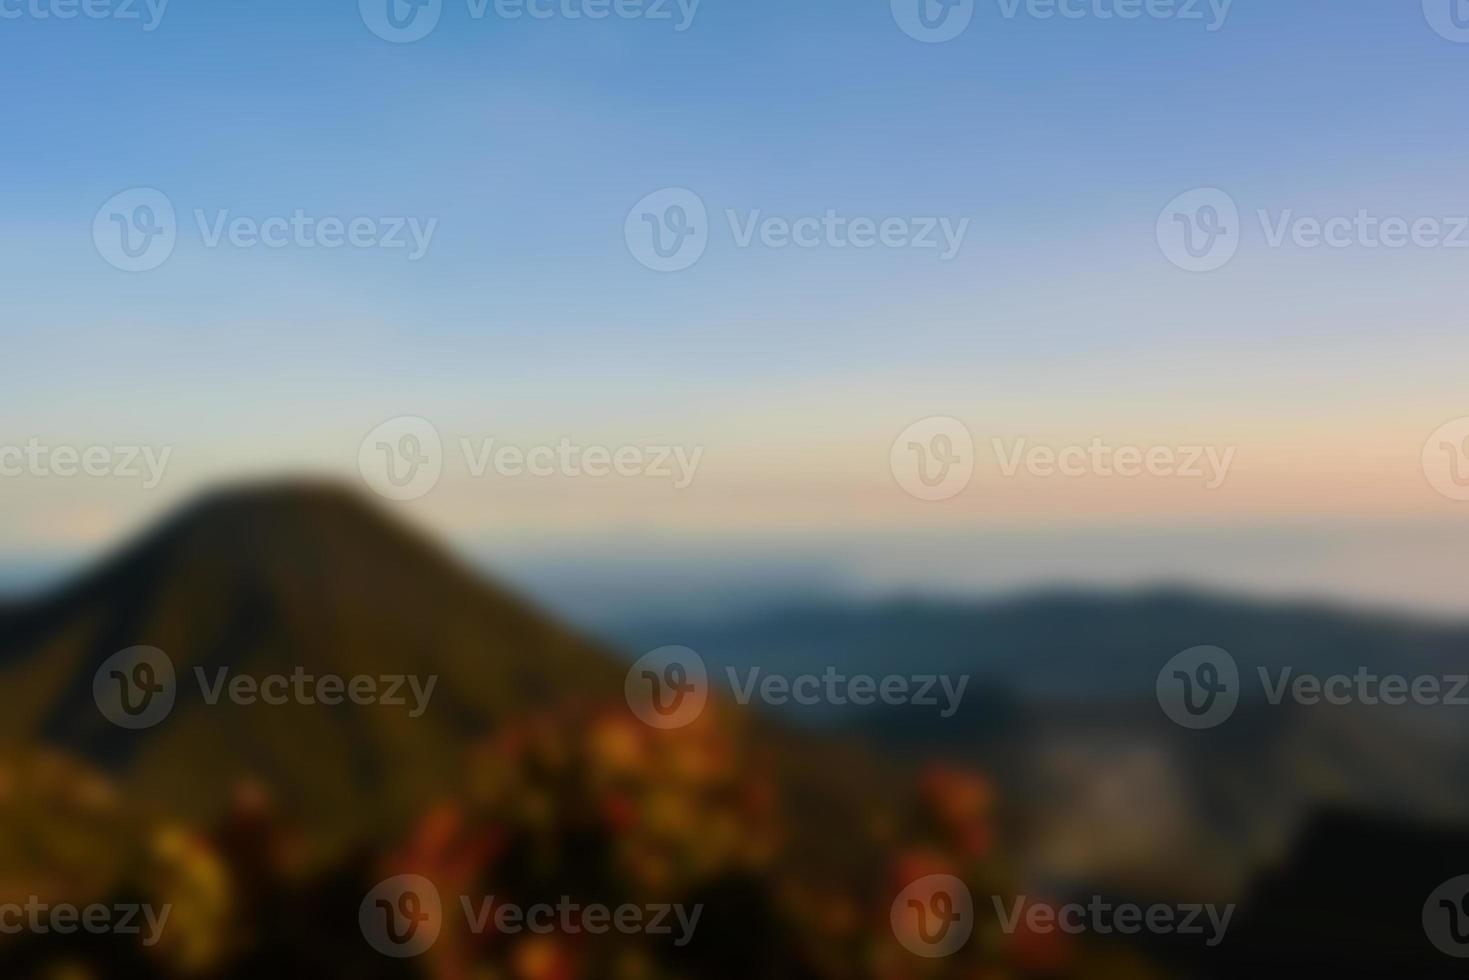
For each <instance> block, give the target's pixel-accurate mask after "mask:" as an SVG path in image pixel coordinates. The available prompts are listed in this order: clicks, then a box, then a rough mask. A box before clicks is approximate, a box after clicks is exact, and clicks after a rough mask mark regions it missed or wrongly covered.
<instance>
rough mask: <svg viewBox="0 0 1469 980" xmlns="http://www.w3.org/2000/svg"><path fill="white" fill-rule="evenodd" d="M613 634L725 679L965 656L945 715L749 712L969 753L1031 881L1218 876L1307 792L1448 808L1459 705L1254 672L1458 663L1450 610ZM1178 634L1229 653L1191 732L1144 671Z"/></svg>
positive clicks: (1176, 884) (1456, 800)
mask: <svg viewBox="0 0 1469 980" xmlns="http://www.w3.org/2000/svg"><path fill="white" fill-rule="evenodd" d="M616 639H617V640H618V641H619V642H620V643H621V644H622V645H623V646H625V647H627V648H629V649H637V648H640V647H642V646H645V645H649V644H654V643H680V644H684V645H687V646H690V647H692V648H694V649H696V650H698V651H699V652H700V654H701V655H702V656H703V657H704V659H705V661H706V662H707V663H708V666H709V671H710V675H711V677H714V678H716V679H717V680H718V681H719V682H721V683H723V684H725V686H729V671H734V672H735V675H736V676H737V677H740V678H744V677H746V676H747V675H746V674H745V672H746V671H748V670H750V669H752V668H756V667H759V668H762V669H763V670H764V672H766V673H771V672H778V673H784V674H796V673H803V672H805V673H814V674H818V675H819V674H821V673H822V672H823V671H824V670H826V669H827V668H828V667H835V668H836V669H837V670H839V671H840V672H841V673H843V674H846V675H849V676H850V675H856V674H868V675H872V676H874V677H882V676H884V675H888V674H901V675H907V676H912V675H917V674H948V675H951V677H956V678H957V677H958V676H961V675H969V676H970V678H971V681H970V684H969V687H968V689H967V691H966V694H965V697H964V700H963V703H962V704H961V705H960V707H959V710H958V711H957V712H955V713H954V714H953V715H952V716H951V717H942V716H941V715H940V713H939V712H938V711H936V710H934V709H933V708H922V707H915V706H900V707H883V706H874V707H868V708H862V709H854V708H852V707H850V706H848V707H846V708H845V709H838V708H834V707H832V706H829V705H818V706H811V707H806V706H800V705H795V704H789V705H786V706H784V707H778V708H766V709H765V710H767V711H768V712H772V713H778V714H780V715H781V716H782V717H783V718H786V719H788V720H789V721H791V722H792V723H795V724H800V725H803V726H805V727H806V728H807V729H808V730H815V731H828V732H832V731H843V732H849V733H855V734H857V735H859V736H860V737H861V738H862V739H864V740H865V741H866V742H867V743H868V744H869V745H870V746H872V747H873V748H874V749H876V750H880V751H882V752H885V753H886V754H887V755H889V756H890V757H893V758H896V759H899V760H928V759H933V758H946V759H950V760H955V761H958V762H961V763H966V764H977V765H980V766H981V767H982V768H984V769H985V771H987V772H989V773H991V774H992V775H993V776H994V777H995V778H996V780H997V782H998V784H999V786H1000V788H1001V790H1002V792H1003V795H1004V796H1005V797H1006V798H1007V799H1009V800H1010V801H1011V802H1012V804H1013V805H1014V806H1016V807H1017V808H1019V809H1021V810H1022V811H1023V812H1024V814H1025V818H1024V819H1023V821H1022V823H1023V825H1024V830H1025V834H1026V836H1027V837H1028V839H1029V848H1028V855H1029V858H1030V860H1029V867H1030V870H1031V873H1032V874H1033V875H1034V876H1035V877H1036V878H1038V879H1043V880H1065V881H1073V882H1081V881H1093V882H1101V883H1105V884H1107V885H1115V886H1120V887H1127V888H1152V889H1158V890H1163V891H1170V890H1171V891H1188V892H1193V893H1199V892H1208V893H1211V894H1221V893H1235V892H1236V891H1237V890H1238V889H1240V888H1242V887H1243V886H1244V885H1245V884H1246V882H1247V880H1248V878H1249V876H1250V874H1251V873H1252V870H1253V869H1254V868H1256V867H1259V866H1260V865H1261V863H1262V862H1268V861H1271V860H1274V859H1277V858H1279V857H1280V856H1282V855H1284V854H1285V853H1287V852H1288V851H1289V849H1290V848H1291V847H1292V846H1293V844H1294V842H1295V841H1296V840H1297V838H1298V835H1299V834H1300V832H1301V828H1302V826H1303V825H1304V823H1305V821H1307V820H1309V819H1310V818H1311V816H1312V814H1314V813H1315V812H1316V811H1317V810H1318V809H1320V808H1322V807H1339V808H1347V809H1349V810H1350V811H1351V812H1357V813H1380V814H1382V815H1384V817H1391V818H1397V819H1405V820H1422V819H1431V820H1439V821H1459V822H1469V757H1466V755H1465V753H1464V752H1463V751H1462V747H1463V746H1464V745H1465V744H1469V711H1466V710H1465V709H1464V708H1463V707H1456V706H1451V705H1442V706H1434V707H1415V706H1386V705H1376V706H1372V705H1364V704H1352V705H1344V706H1337V705H1329V704H1320V705H1316V706H1304V705H1299V704H1295V703H1292V702H1291V701H1290V699H1288V698H1287V699H1286V700H1285V701H1284V702H1283V703H1282V704H1279V705H1271V704H1269V703H1268V701H1267V699H1266V697H1265V695H1264V686H1263V685H1262V683H1261V682H1260V680H1259V676H1258V671H1259V670H1261V669H1265V670H1268V671H1269V672H1270V673H1271V677H1272V680H1273V679H1274V678H1275V677H1277V676H1278V672H1279V670H1280V669H1281V668H1284V667H1290V668H1292V669H1293V670H1294V672H1295V675H1300V674H1316V675H1321V676H1326V675H1332V674H1348V675H1352V674H1355V673H1356V672H1357V671H1358V670H1359V669H1363V668H1365V669H1366V670H1368V671H1369V672H1371V673H1374V674H1377V675H1379V676H1381V675H1387V674H1401V675H1404V676H1407V677H1415V676H1419V675H1425V674H1427V675H1435V676H1447V675H1461V674H1465V673H1469V668H1466V667H1465V666H1464V651H1465V650H1469V626H1466V625H1464V624H1462V623H1453V622H1438V621H1432V620H1420V619H1415V618H1413V617H1410V616H1404V615H1396V614H1386V613H1368V612H1362V611H1355V610H1350V609H1343V608H1334V607H1331V606H1325V605H1320V604H1314V603H1289V602H1280V603H1263V602H1252V601H1243V600H1233V599H1228V598H1219V597H1209V596H1202V595H1195V594H1190V593H1187V592H1181V591H1173V590H1155V591H1149V592H1143V593H1138V594H1121V595H1098V594H1080V593H1069V592H1055V593H1050V594H1040V595H1034V596H1028V597H1024V598H1019V599H1010V600H1004V601H989V602H979V601H972V602H952V601H938V600H919V599H906V600H898V601H888V602H880V603H869V604H860V603H851V602H824V603H800V604H791V605H788V606H786V607H783V608H776V609H767V610H765V611H763V612H761V613H759V614H755V615H741V616H735V617H725V618H723V619H708V618H705V619H692V618H690V619H685V620H669V621H660V622H643V623H640V624H636V625H633V626H629V627H627V628H626V629H623V630H622V631H620V632H619V634H618V635H617V637H616ZM1199 645H1212V646H1219V647H1223V648H1224V649H1225V650H1227V651H1228V652H1229V653H1230V654H1231V655H1232V656H1233V657H1234V659H1235V661H1236V662H1237V663H1238V665H1239V671H1240V675H1241V678H1242V685H1241V688H1242V694H1241V700H1240V705H1239V708H1238V710H1237V711H1236V712H1235V714H1234V716H1233V717H1232V718H1230V719H1229V720H1228V721H1227V722H1225V723H1224V724H1223V725H1221V726H1220V727H1218V728H1215V729H1210V730H1205V731H1190V730H1185V729H1183V728H1180V727H1178V726H1176V725H1174V724H1173V723H1172V722H1170V721H1169V720H1168V718H1167V717H1166V716H1165V715H1164V713H1163V712H1162V710H1161V709H1160V707H1159V705H1158V702H1157V700H1156V694H1155V688H1156V683H1157V678H1158V673H1159V671H1160V669H1161V668H1162V667H1163V665H1164V664H1166V663H1167V662H1168V660H1169V659H1170V658H1171V657H1173V656H1174V655H1175V654H1177V653H1179V652H1180V651H1182V650H1185V649H1188V648H1190V647H1194V646H1199ZM1446 690H1447V688H1446ZM757 707H759V706H758V705H757Z"/></svg>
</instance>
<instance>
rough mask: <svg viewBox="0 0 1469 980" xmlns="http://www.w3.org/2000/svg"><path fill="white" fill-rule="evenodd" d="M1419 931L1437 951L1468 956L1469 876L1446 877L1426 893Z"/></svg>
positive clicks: (1457, 955) (1464, 957) (1461, 956)
mask: <svg viewBox="0 0 1469 980" xmlns="http://www.w3.org/2000/svg"><path fill="white" fill-rule="evenodd" d="M1423 931H1424V932H1426V933H1427V934H1428V941H1429V942H1431V943H1433V945H1434V946H1435V947H1436V948H1437V949H1438V951H1439V952H1440V953H1443V954H1444V955H1446V956H1453V957H1456V958H1458V959H1461V960H1463V959H1469V875H1459V876H1458V877H1457V878H1450V879H1449V880H1448V881H1446V882H1444V883H1443V884H1442V885H1439V886H1438V887H1437V888H1435V889H1434V890H1433V894H1432V895H1429V896H1428V901H1426V902H1424V903H1423Z"/></svg>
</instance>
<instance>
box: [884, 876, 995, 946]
mask: <svg viewBox="0 0 1469 980" xmlns="http://www.w3.org/2000/svg"><path fill="white" fill-rule="evenodd" d="M890 919H891V922H892V926H893V935H894V936H897V937H898V942H900V943H902V944H903V948H905V949H907V950H908V951H909V952H910V953H914V954H916V955H918V956H924V957H927V958H929V959H938V958H939V957H941V956H952V955H953V954H954V953H957V952H958V951H959V950H960V949H962V948H963V946H964V944H965V943H967V942H968V941H969V936H970V934H971V933H972V932H973V931H974V899H973V897H972V896H971V895H970V894H969V887H968V886H967V885H965V884H964V882H962V881H960V880H959V879H958V878H955V877H954V876H953V875H926V876H924V877H922V878H919V879H918V880H917V881H915V882H913V883H912V884H910V885H909V886H908V887H907V888H904V889H903V890H902V891H901V892H899V893H898V897H897V898H895V899H894V900H893V907H892V911H891V913H890Z"/></svg>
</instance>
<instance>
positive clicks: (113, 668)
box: [92, 647, 178, 731]
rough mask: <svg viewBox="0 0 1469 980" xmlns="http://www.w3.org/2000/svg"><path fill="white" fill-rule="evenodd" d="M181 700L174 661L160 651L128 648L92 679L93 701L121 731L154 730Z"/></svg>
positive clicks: (148, 648)
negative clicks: (179, 698)
mask: <svg viewBox="0 0 1469 980" xmlns="http://www.w3.org/2000/svg"><path fill="white" fill-rule="evenodd" d="M177 697H178V683H177V681H176V679H175V677H174V670H173V661H172V660H170V659H169V658H168V654H166V653H164V652H163V651H162V650H160V649H158V648H157V647H128V648H127V649H126V650H123V651H121V652H120V653H114V654H113V655H112V656H110V657H108V658H107V659H106V660H105V661H103V662H102V666H101V667H98V668H97V673H96V674H95V675H93V677H92V700H94V701H96V702H97V710H98V711H101V712H102V716H103V717H104V718H106V719H107V720H108V721H110V722H112V723H113V724H114V725H116V726H118V727H119V728H128V729H132V730H135V731H136V730H139V729H143V728H152V727H153V726H154V725H156V724H158V723H159V722H161V721H163V719H165V718H167V717H168V716H169V713H170V712H172V711H173V703H174V700H175V698H177Z"/></svg>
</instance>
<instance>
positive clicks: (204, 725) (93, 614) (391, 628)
mask: <svg viewBox="0 0 1469 980" xmlns="http://www.w3.org/2000/svg"><path fill="white" fill-rule="evenodd" d="M136 645H147V646H152V647H157V648H159V649H161V650H163V651H164V652H166V653H167V655H168V656H169V657H170V658H171V659H172V661H173V664H174V667H175V670H176V672H177V680H178V699H177V703H176V704H175V706H174V709H173V711H172V714H171V715H170V717H169V718H168V719H167V720H166V722H165V723H162V724H158V725H156V726H155V727H152V728H148V729H144V730H141V731H125V730H123V729H121V728H118V727H116V726H114V725H113V724H111V723H110V722H109V721H107V720H106V719H105V718H104V717H103V716H102V714H101V713H100V712H99V711H98V709H97V707H96V705H95V703H94V700H93V688H92V685H93V678H94V675H95V674H96V672H97V670H98V668H99V667H101V665H102V664H103V662H104V661H105V660H107V659H108V658H109V657H110V656H112V655H113V654H114V653H116V652H118V651H119V650H123V649H125V648H128V647H132V646H136ZM196 668H197V669H202V670H203V671H204V672H205V676H206V678H207V679H208V681H209V683H210V684H213V683H214V682H215V681H216V679H217V678H218V677H219V676H220V675H219V674H218V671H219V670H220V669H221V668H227V669H228V671H229V674H228V675H227V676H229V677H234V676H236V675H241V674H247V675H251V676H255V677H263V676H266V675H272V674H283V675H287V676H290V675H292V673H293V672H295V671H297V669H298V668H301V669H304V672H305V673H306V674H307V675H312V676H322V675H329V674H333V675H340V676H342V677H353V676H357V675H367V676H372V677H383V676H386V675H404V674H412V675H417V676H418V677H420V678H425V679H426V678H427V677H428V676H429V675H437V677H438V681H437V685H436V687H435V689H434V690H433V694H432V708H431V710H429V711H427V712H425V713H424V714H423V715H422V716H421V717H416V718H415V717H410V712H409V710H408V708H406V707H390V706H386V705H374V706H368V707H360V706H356V705H352V704H350V703H347V704H344V705H341V706H338V707H324V706H320V705H301V704H296V703H291V704H286V705H281V706H271V705H265V704H258V703H257V704H254V705H237V704H233V703H231V701H230V700H229V698H227V697H226V698H222V699H221V700H220V701H219V703H218V704H216V705H209V704H207V703H206V702H205V700H204V696H203V694H202V693H201V685H200V684H199V683H198V682H197V680H196V677H195V670H196ZM622 674H623V668H621V667H619V666H618V665H617V663H616V662H615V660H614V659H613V658H612V657H610V656H608V655H607V654H605V653H604V652H603V651H602V650H601V649H599V648H598V647H597V646H596V645H595V644H593V643H591V642H589V641H587V640H585V639H583V638H582V637H579V636H576V635H574V634H572V633H570V632H568V631H567V630H565V629H563V628H561V627H559V626H558V625H556V624H554V623H552V622H551V621H549V620H547V619H545V618H543V617H542V616H540V615H539V614H537V613H536V612H535V611H533V610H532V609H530V608H529V607H528V606H527V605H526V604H524V603H523V602H521V601H520V600H519V599H517V598H516V597H514V596H512V595H508V594H506V593H504V592H503V591H500V590H498V589H496V588H495V587H493V586H491V585H487V584H486V583H485V582H484V581H483V580H482V579H481V578H480V577H479V576H478V575H477V574H474V573H471V572H469V571H467V570H466V569H464V568H461V567H459V566H458V565H457V564H455V563H454V562H452V561H451V560H450V559H448V558H447V557H446V556H445V555H444V554H443V553H441V552H440V551H439V550H437V549H436V548H434V547H433V546H432V545H430V544H428V543H426V542H425V541H424V540H423V539H422V538H421V537H419V536H418V535H417V534H415V533H413V532H411V531H409V530H408V529H406V528H404V527H402V526H399V525H398V524H396V523H395V522H393V521H392V520H390V519H389V518H387V517H386V516H385V515H384V514H383V513H382V512H381V511H379V510H378V509H376V508H375V507H373V506H371V505H369V504H367V503H366V502H364V501H363V500H361V499H360V498H359V497H358V496H357V495H355V494H354V493H352V492H350V491H347V490H344V489H340V488H337V487H334V486H316V485H301V484H289V485H269V486H255V487H245V488H238V489H231V490H228V491H224V492H220V493H217V494H214V495H212V496H210V497H208V498H206V499H203V500H201V501H200V502H198V503H197V504H196V505H194V506H192V507H190V508H188V509H187V510H186V511H184V512H183V513H181V514H179V515H178V516H176V517H175V518H173V519H171V520H169V521H168V522H166V523H165V524H164V525H163V526H161V527H159V528H157V529H155V530H154V531H152V532H151V533H148V534H147V535H145V536H144V537H143V538H142V539H141V540H139V541H137V542H135V543H133V544H132V545H131V546H129V547H127V548H125V549H124V550H123V552H122V553H121V554H119V555H117V556H116V557H115V558H113V559H111V560H109V561H107V562H106V563H105V564H104V565H102V566H101V567H100V568H97V569H96V570H94V571H93V572H92V573H91V574H89V575H87V576H85V577H84V578H83V579H82V580H81V581H80V582H78V583H76V584H75V585H74V586H72V587H70V588H67V589H65V590H63V591H61V592H60V593H58V594H56V595H54V596H52V597H50V598H48V599H46V600H45V601H42V602H39V603H35V604H31V605H25V606H21V607H11V608H6V609H4V610H0V690H3V691H4V692H5V693H4V694H3V695H0V706H3V710H0V744H3V745H6V746H11V745H16V746H32V745H46V746H51V747H55V748H59V749H62V750H65V751H67V752H69V753H70V754H72V755H74V756H76V757H79V758H81V759H84V760H87V761H90V762H92V763H94V764H96V765H98V766H100V767H102V768H103V769H104V770H106V771H108V772H110V773H111V774H112V775H113V777H114V778H115V779H117V780H118V782H119V783H120V784H121V785H122V787H123V788H124V789H125V791H126V792H127V794H128V796H129V797H131V798H135V799H140V800H145V801H148V803H149V804H150V805H153V806H155V807H157V808H158V809H159V810H161V811H163V812H167V813H170V814H176V815H178V816H180V817H182V818H185V819H191V820H200V821H205V822H208V821H210V820H212V819H214V818H215V817H217V816H218V814H219V812H220V808H221V807H222V806H224V804H225V802H226V801H227V800H228V799H229V798H230V795H231V792H232V790H233V788H234V787H236V786H238V785H239V784H240V783H241V782H242V781H247V780H252V779H258V780H260V781H261V782H263V783H264V784H266V785H269V786H270V787H271V788H272V790H273V792H274V793H275V794H276V795H277V797H278V798H279V799H280V801H281V803H282V804H283V806H284V807H285V808H287V809H288V810H289V811H290V812H293V813H296V814H298V815H299V817H300V819H301V820H302V822H303V824H304V825H305V826H306V827H307V829H308V831H309V832H310V833H311V834H312V835H313V837H314V842H315V843H316V844H319V845H325V846H327V847H332V846H335V845H342V844H346V843H348V842H351V841H354V840H360V839H362V838H363V837H365V836H367V835H370V834H372V833H375V832H381V831H384V830H387V829H390V828H395V827H399V826H401V825H402V822H403V821H405V820H407V819H408V818H409V817H410V816H411V815H412V814H414V813H416V812H418V810H419V809H420V808H421V807H422V806H423V804H424V802H425V801H426V800H431V799H433V798H434V797H435V796H436V795H437V794H439V793H442V792H443V791H444V790H445V789H446V788H447V787H450V786H453V785H456V783H457V782H458V781H459V780H460V779H461V778H462V772H463V759H464V753H465V751H466V748H467V746H468V745H469V743H470V742H471V740H472V738H474V737H477V736H480V735H482V734H483V733H484V732H486V731H488V730H492V729H493V728H494V727H495V725H496V724H497V723H498V722H501V721H503V720H504V719H506V718H510V717H512V716H516V715H519V714H523V713H526V712H528V711H530V710H533V709H535V708H536V707H538V706H543V705H547V704H551V703H564V702H568V701H574V700H576V699H577V698H579V697H588V698H593V697H595V698H599V699H605V698H607V697H620V692H621V686H622ZM425 682H426V681H425ZM404 693H405V696H407V697H408V699H409V701H410V703H411V701H412V695H411V694H408V692H407V689H406V688H405V690H404Z"/></svg>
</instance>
